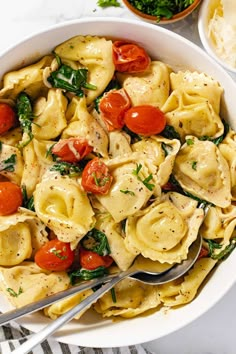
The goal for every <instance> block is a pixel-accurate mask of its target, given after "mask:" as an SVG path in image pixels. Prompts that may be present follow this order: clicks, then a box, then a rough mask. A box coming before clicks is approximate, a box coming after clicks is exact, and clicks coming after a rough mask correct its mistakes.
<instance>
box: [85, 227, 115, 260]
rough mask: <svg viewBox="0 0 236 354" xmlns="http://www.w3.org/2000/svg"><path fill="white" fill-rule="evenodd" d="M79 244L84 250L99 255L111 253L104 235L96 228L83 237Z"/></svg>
mask: <svg viewBox="0 0 236 354" xmlns="http://www.w3.org/2000/svg"><path fill="white" fill-rule="evenodd" d="M81 244H82V246H83V247H84V248H85V249H86V250H89V251H93V252H96V253H97V254H99V255H100V256H107V255H108V254H110V253H111V250H110V247H109V243H108V240H107V237H106V235H105V234H104V233H103V232H102V231H100V230H97V229H96V228H93V229H92V230H90V231H89V232H88V233H87V234H86V235H85V236H84V237H83V239H82V241H81Z"/></svg>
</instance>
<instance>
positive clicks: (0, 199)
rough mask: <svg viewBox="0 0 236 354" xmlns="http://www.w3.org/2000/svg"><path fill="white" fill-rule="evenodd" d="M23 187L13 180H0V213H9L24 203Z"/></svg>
mask: <svg viewBox="0 0 236 354" xmlns="http://www.w3.org/2000/svg"><path fill="white" fill-rule="evenodd" d="M22 202H23V195H22V190H21V188H20V187H19V186H18V185H17V184H15V183H12V182H0V215H9V214H13V213H15V212H16V211H17V209H18V208H19V207H20V206H21V205H22Z"/></svg>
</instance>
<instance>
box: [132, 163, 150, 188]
mask: <svg viewBox="0 0 236 354" xmlns="http://www.w3.org/2000/svg"><path fill="white" fill-rule="evenodd" d="M142 167H143V166H142V164H136V169H135V170H133V175H135V176H137V178H138V180H139V181H141V182H142V183H143V184H144V185H145V187H146V188H147V189H149V190H150V191H152V190H153V188H154V187H155V185H154V184H152V183H149V181H151V180H152V179H153V175H152V173H151V174H150V175H149V176H148V177H146V178H145V179H144V180H142V179H141V178H140V176H139V172H140V171H141V168H142Z"/></svg>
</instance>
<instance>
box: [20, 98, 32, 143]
mask: <svg viewBox="0 0 236 354" xmlns="http://www.w3.org/2000/svg"><path fill="white" fill-rule="evenodd" d="M16 110H17V115H18V117H19V122H20V126H21V128H22V130H23V132H24V133H26V134H27V135H28V139H27V140H26V141H24V142H22V143H21V144H19V146H18V147H19V148H23V147H25V146H26V145H28V144H29V143H30V142H31V140H32V139H33V137H34V136H33V134H32V121H33V118H34V116H33V110H32V105H31V100H30V97H29V96H28V95H27V94H26V93H25V92H21V93H20V94H19V95H18V97H17V99H16Z"/></svg>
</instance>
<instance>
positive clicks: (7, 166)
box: [0, 154, 16, 172]
mask: <svg viewBox="0 0 236 354" xmlns="http://www.w3.org/2000/svg"><path fill="white" fill-rule="evenodd" d="M15 164H16V154H12V155H11V156H10V157H9V158H8V159H6V160H3V161H1V162H0V171H8V172H14V171H15Z"/></svg>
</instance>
